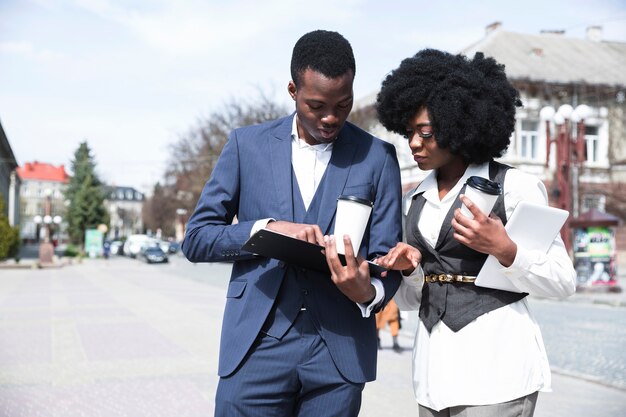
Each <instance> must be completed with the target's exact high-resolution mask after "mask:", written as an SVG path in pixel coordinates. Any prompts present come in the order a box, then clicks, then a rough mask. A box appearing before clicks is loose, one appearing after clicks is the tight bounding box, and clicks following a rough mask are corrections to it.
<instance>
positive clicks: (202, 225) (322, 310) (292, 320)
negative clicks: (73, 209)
mask: <svg viewBox="0 0 626 417" xmlns="http://www.w3.org/2000/svg"><path fill="white" fill-rule="evenodd" d="M355 70H356V68H355V63H354V56H353V53H352V48H351V46H350V44H349V43H348V41H347V40H346V39H345V38H344V37H343V36H341V35H340V34H338V33H336V32H328V31H321V30H320V31H314V32H311V33H308V34H306V35H304V36H303V37H302V38H300V39H299V40H298V42H297V43H296V45H295V47H294V50H293V55H292V62H291V76H292V80H291V81H290V82H289V85H288V91H289V94H290V96H291V97H292V98H293V100H294V101H295V107H296V111H295V113H294V114H292V115H290V116H288V117H285V118H282V119H278V120H275V121H272V122H268V123H264V124H261V125H256V126H247V127H243V128H240V129H236V130H234V131H233V132H232V133H231V135H230V137H229V140H228V142H227V143H226V145H225V147H224V149H223V151H222V154H221V155H220V158H219V160H218V162H217V165H216V167H215V169H214V171H213V174H212V175H211V178H210V179H209V180H208V182H207V183H206V185H205V187H204V190H203V191H202V195H201V196H200V199H199V201H198V205H197V207H196V209H195V211H194V213H193V214H192V216H191V218H190V219H189V223H188V226H187V233H186V236H185V240H184V241H183V244H182V250H183V252H184V253H185V255H186V256H187V258H188V259H189V260H190V261H192V262H224V261H233V262H234V264H233V269H232V276H231V279H230V283H229V286H228V291H227V294H226V297H227V301H226V308H225V312H224V319H223V324H222V336H221V345H220V358H219V369H218V374H219V376H220V381H219V385H218V389H217V393H216V409H215V415H216V416H224V417H226V416H228V417H232V416H263V417H266V416H311V417H312V416H315V417H318V416H322V415H323V416H356V415H358V412H359V409H360V406H361V392H362V390H363V387H364V384H365V382H367V381H372V380H374V379H375V377H376V354H377V341H376V325H375V318H374V314H373V313H374V312H376V311H378V310H379V309H380V308H382V307H383V306H384V305H385V304H386V303H387V301H388V300H390V299H391V297H392V296H393V295H394V293H395V291H396V289H397V288H398V286H399V284H400V276H399V275H397V273H396V272H394V271H390V272H389V273H388V275H387V276H386V277H385V278H380V279H379V278H372V277H370V274H369V271H368V267H367V262H366V261H364V259H365V258H373V257H376V256H377V255H382V254H386V253H387V251H388V250H389V248H391V247H393V246H395V244H396V243H397V242H398V241H399V240H401V233H402V227H401V209H400V204H401V186H400V171H399V168H398V162H397V158H396V153H395V149H394V148H393V146H392V145H390V144H388V143H386V142H383V141H381V140H380V139H377V138H374V137H373V136H372V135H370V134H368V133H366V132H364V131H363V130H361V129H359V128H357V127H356V126H354V125H352V124H351V123H349V122H346V119H347V117H348V115H349V113H350V110H351V109H352V103H353V92H352V85H353V80H354V75H355ZM340 195H353V196H356V197H360V198H364V199H367V200H370V201H372V202H373V203H374V204H373V209H372V214H371V218H370V223H369V224H368V227H367V230H366V231H365V235H364V237H363V241H362V243H361V247H360V248H355V250H354V252H353V251H352V250H351V249H350V248H351V245H350V241H349V238H348V237H346V238H345V242H346V243H347V244H346V246H347V248H346V258H347V264H346V266H345V267H344V266H342V265H341V264H339V263H338V262H337V258H336V252H335V251H334V240H332V241H331V240H330V238H329V236H325V235H328V234H331V233H332V231H333V230H334V216H335V210H336V206H337V198H338V197H339V196H340ZM235 217H236V218H237V220H236V222H235V223H233V219H234V218H235ZM262 228H267V229H270V230H274V231H277V232H281V233H283V234H288V235H291V236H294V237H297V238H299V239H302V240H306V241H309V242H314V243H318V244H321V245H324V244H325V242H324V240H325V239H326V242H331V243H330V244H332V245H333V246H332V251H329V254H328V255H327V257H328V258H329V267H330V268H331V272H332V273H331V274H324V273H320V272H316V271H313V270H307V269H304V268H300V267H298V266H297V265H290V264H285V263H284V262H281V261H278V260H275V259H268V258H264V257H260V256H255V255H253V254H251V253H248V252H245V251H242V250H241V247H242V245H243V244H244V242H246V240H247V239H248V238H249V237H250V236H251V235H252V234H254V233H255V232H256V231H257V230H259V229H262ZM338 238H340V237H338ZM327 247H328V248H330V247H331V246H330V245H328V246H327ZM330 252H332V255H331V254H330ZM355 252H358V255H359V256H358V257H357V258H355V256H354V253H355Z"/></svg>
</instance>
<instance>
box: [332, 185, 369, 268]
mask: <svg viewBox="0 0 626 417" xmlns="http://www.w3.org/2000/svg"><path fill="white" fill-rule="evenodd" d="M372 205H373V203H372V202H371V201H369V200H365V199H363V198H359V197H354V196H346V195H342V196H340V197H339V198H338V199H337V214H336V215H335V231H334V233H333V234H334V235H335V243H336V245H337V253H341V254H342V255H345V253H346V251H345V247H344V244H343V236H344V235H348V236H350V241H351V242H352V248H353V249H354V255H355V256H356V255H357V254H358V251H359V248H360V247H361V241H362V240H363V234H364V233H365V228H366V227H367V222H368V221H369V218H370V214H371V212H372Z"/></svg>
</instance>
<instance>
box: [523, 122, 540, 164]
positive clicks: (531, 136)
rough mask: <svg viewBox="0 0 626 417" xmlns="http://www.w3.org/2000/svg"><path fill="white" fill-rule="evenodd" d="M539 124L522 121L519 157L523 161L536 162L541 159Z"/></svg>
mask: <svg viewBox="0 0 626 417" xmlns="http://www.w3.org/2000/svg"><path fill="white" fill-rule="evenodd" d="M538 128H539V122H538V121H536V120H522V129H521V132H520V142H519V156H520V157H521V158H523V159H532V160H535V159H537V158H538V157H539V149H538V148H539V134H538Z"/></svg>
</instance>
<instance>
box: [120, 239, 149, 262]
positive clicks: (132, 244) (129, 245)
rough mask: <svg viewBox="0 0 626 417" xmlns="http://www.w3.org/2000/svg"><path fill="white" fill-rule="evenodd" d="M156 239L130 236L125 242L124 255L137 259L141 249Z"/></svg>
mask: <svg viewBox="0 0 626 417" xmlns="http://www.w3.org/2000/svg"><path fill="white" fill-rule="evenodd" d="M153 240H154V238H152V237H150V236H148V235H130V236H128V238H127V239H126V242H124V255H126V256H130V257H131V258H136V257H137V255H139V254H140V253H141V248H142V247H144V246H146V245H147V244H148V243H149V242H151V241H153Z"/></svg>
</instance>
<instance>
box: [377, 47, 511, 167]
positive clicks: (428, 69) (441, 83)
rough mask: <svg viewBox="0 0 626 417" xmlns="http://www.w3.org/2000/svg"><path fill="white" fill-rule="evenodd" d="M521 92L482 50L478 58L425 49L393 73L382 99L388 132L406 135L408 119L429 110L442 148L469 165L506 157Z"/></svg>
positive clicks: (381, 109) (382, 116)
mask: <svg viewBox="0 0 626 417" xmlns="http://www.w3.org/2000/svg"><path fill="white" fill-rule="evenodd" d="M521 104H522V103H521V101H520V99H519V93H518V91H517V90H516V89H515V88H514V87H513V86H512V85H511V83H510V82H509V81H508V79H507V78H506V74H505V72H504V65H501V64H499V63H498V62H496V60H495V59H493V58H486V57H485V56H484V54H483V53H481V52H477V53H476V54H475V55H474V58H473V59H469V58H467V57H465V56H463V55H453V54H450V53H447V52H442V51H437V50H434V49H424V50H421V51H420V52H418V53H417V54H416V55H415V56H413V57H410V58H406V59H404V60H403V61H402V62H401V63H400V66H399V67H398V68H396V69H395V70H393V71H392V72H391V73H389V74H388V75H387V77H386V78H385V80H384V81H383V83H382V86H381V90H380V92H379V93H378V97H377V100H376V110H377V112H378V119H379V120H380V122H381V123H382V125H383V126H385V128H387V130H390V131H392V132H396V133H399V134H401V135H405V133H406V127H407V123H408V122H409V120H410V119H411V118H413V117H414V116H415V114H416V113H417V112H418V110H420V109H422V108H423V107H425V108H426V110H428V114H429V116H430V122H431V124H432V127H433V133H434V134H435V138H436V140H437V145H438V146H439V147H440V148H448V149H449V150H450V152H451V153H452V154H454V155H459V156H461V158H463V160H464V161H465V162H467V163H475V164H480V163H484V162H487V161H489V160H491V159H492V158H496V157H499V156H502V154H503V153H504V151H505V150H506V148H507V147H508V146H509V143H510V138H511V133H512V132H513V131H514V129H515V108H516V107H518V106H521Z"/></svg>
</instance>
